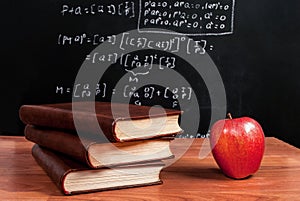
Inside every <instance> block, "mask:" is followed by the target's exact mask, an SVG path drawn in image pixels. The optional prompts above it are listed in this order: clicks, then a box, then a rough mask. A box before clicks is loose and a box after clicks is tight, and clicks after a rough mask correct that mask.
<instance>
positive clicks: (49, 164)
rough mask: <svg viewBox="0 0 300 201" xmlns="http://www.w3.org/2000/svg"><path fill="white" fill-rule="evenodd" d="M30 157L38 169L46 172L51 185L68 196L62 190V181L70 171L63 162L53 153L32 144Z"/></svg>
mask: <svg viewBox="0 0 300 201" xmlns="http://www.w3.org/2000/svg"><path fill="white" fill-rule="evenodd" d="M31 151H32V156H33V158H34V159H35V160H36V162H37V163H38V165H39V166H40V167H42V169H43V170H44V171H45V172H46V174H47V175H48V176H49V177H50V179H51V180H52V181H53V183H54V184H55V185H56V186H57V187H58V188H59V189H60V190H61V192H63V193H64V194H70V193H68V192H66V191H65V190H64V186H63V181H64V177H65V175H66V174H67V173H68V171H69V170H70V167H69V166H66V165H65V163H64V162H63V161H60V160H59V159H58V157H56V156H55V154H54V153H51V152H49V151H46V150H43V149H42V148H41V147H40V146H39V145H37V144H34V145H33V147H32V150H31Z"/></svg>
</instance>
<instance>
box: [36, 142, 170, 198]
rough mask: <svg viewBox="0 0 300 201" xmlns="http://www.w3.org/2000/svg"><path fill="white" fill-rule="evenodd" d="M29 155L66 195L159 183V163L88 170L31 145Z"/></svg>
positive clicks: (160, 163) (160, 166)
mask: <svg viewBox="0 0 300 201" xmlns="http://www.w3.org/2000/svg"><path fill="white" fill-rule="evenodd" d="M32 156H33V157H34V159H35V160H36V161H37V163H38V164H39V165H40V166H41V167H42V168H43V169H44V171H45V172H46V173H47V175H48V176H49V177H50V178H51V179H52V181H53V182H54V183H55V184H56V185H57V187H58V188H59V189H60V190H61V191H62V193H63V194H65V195H73V194H79V193H88V192H96V191H104V190H113V189H121V188H129V187H138V186H148V185H154V184H161V183H162V180H161V179H160V172H161V170H162V168H163V167H164V164H163V163H162V162H161V161H156V162H152V163H140V164H134V165H126V166H117V167H113V168H98V169H90V168H89V167H87V166H85V165H84V164H81V163H77V162H76V161H74V160H70V158H68V157H65V156H64V155H61V154H59V153H57V152H53V151H50V150H48V149H46V148H43V147H40V146H39V145H37V144H34V145H33V147H32Z"/></svg>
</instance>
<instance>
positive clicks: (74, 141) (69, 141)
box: [24, 125, 92, 166]
mask: <svg viewBox="0 0 300 201" xmlns="http://www.w3.org/2000/svg"><path fill="white" fill-rule="evenodd" d="M24 134H25V138H26V139H27V140H29V141H31V142H34V143H36V144H38V145H40V146H42V147H46V148H49V149H51V150H54V151H58V152H60V153H63V154H66V155H68V156H70V157H72V158H73V159H75V160H78V161H80V162H83V163H85V164H87V165H89V166H92V165H91V164H90V163H89V161H88V159H87V148H86V147H88V144H86V145H85V146H84V145H83V144H82V141H81V140H80V138H79V137H78V136H76V135H74V134H69V133H65V132H62V131H56V130H49V129H42V128H35V127H34V126H32V125H26V126H25V131H24Z"/></svg>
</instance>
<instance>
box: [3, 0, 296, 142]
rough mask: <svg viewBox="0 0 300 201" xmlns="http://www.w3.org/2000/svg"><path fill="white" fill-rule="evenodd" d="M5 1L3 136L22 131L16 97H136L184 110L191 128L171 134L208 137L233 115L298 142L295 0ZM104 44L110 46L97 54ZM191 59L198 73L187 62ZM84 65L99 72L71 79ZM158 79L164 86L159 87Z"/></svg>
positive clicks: (25, 100) (21, 100)
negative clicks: (216, 125) (219, 120)
mask: <svg viewBox="0 0 300 201" xmlns="http://www.w3.org/2000/svg"><path fill="white" fill-rule="evenodd" d="M3 4H4V6H3V8H4V9H3V11H2V12H1V17H2V20H1V28H2V29H1V49H2V51H1V52H2V53H1V56H2V59H1V61H2V68H1V81H0V82H1V92H2V97H1V112H2V117H1V124H0V131H1V133H3V134H11V135H23V128H24V125H23V124H22V123H21V121H20V119H19V117H18V109H19V107H20V106H21V105H22V104H42V103H54V102H67V101H72V100H76V99H78V100H80V99H82V98H84V97H85V98H86V97H93V98H95V99H96V100H101V101H111V100H112V99H114V97H116V96H118V100H123V101H130V102H131V103H134V104H145V105H162V106H163V107H168V108H175V109H184V115H185V116H184V118H186V121H187V122H190V124H191V125H189V124H188V123H187V124H185V125H184V130H185V132H184V133H183V134H182V135H181V136H179V137H207V133H209V128H210V125H211V121H214V120H216V118H221V116H222V115H223V113H224V115H223V117H224V118H225V113H226V112H231V113H232V115H233V116H236V117H239V116H250V117H253V118H255V119H257V120H258V121H259V122H260V123H261V124H262V126H263V129H264V131H265V134H266V136H276V137H279V138H281V139H283V140H285V141H288V142H289V143H292V144H294V145H296V146H300V138H299V137H298V136H299V135H298V133H299V132H300V128H299V126H298V122H299V120H300V117H299V115H300V113H299V106H298V103H299V102H300V93H299V89H300V81H299V79H298V75H299V73H300V68H299V64H300V59H299V58H300V57H299V56H298V54H299V52H300V48H299V44H300V37H299V36H300V26H299V25H300V23H299V21H300V15H299V14H298V13H299V11H298V9H297V8H298V7H299V5H300V3H299V2H298V1H296V0H291V1H288V2H285V1H281V2H274V1H271V0H261V1H239V0H223V1H222V0H220V1H214V0H200V1H199V0H197V1H196V0H183V1H170V0H162V1H160V0H159V1H151V0H132V1H130V0H128V1H124V0H117V1H108V0H103V1H96V0H88V1H83V0H79V1H70V0H63V1H56V0H51V1H43V2H40V1H36V0H29V1H19V2H16V1H5V2H4V3H3ZM105 45H106V46H105ZM103 47H108V49H106V50H105V51H103V52H101V51H102V50H103ZM99 50H101V51H99ZM131 50H132V51H131ZM195 58H196V59H197V60H199V66H200V68H199V69H200V71H201V72H200V73H199V69H198V68H195V65H194V63H193V62H191V61H190V60H193V61H195ZM206 65H208V66H209V67H207V66H206ZM89 66H97V67H96V68H102V70H103V69H105V72H104V73H101V75H103V76H102V77H101V78H100V77H99V79H98V80H97V83H96V85H95V83H92V82H93V81H91V83H89V81H88V79H86V80H84V79H83V80H80V79H79V78H78V74H79V71H80V69H82V68H92V67H89ZM201 66H203V69H202V68H201ZM214 70H215V71H214ZM100 71H101V70H100ZM100 71H99V72H100ZM95 72H97V73H99V72H98V71H97V70H96V71H95ZM216 72H217V76H216V77H215V80H214V79H211V78H212V76H213V75H215V74H216ZM173 74H174V75H173ZM204 74H205V75H204ZM206 74H209V75H211V76H207V75H206ZM176 76H178V77H176ZM218 76H220V77H219V78H220V79H221V81H222V83H219V82H220V79H219V78H218ZM124 77H125V78H124ZM213 77H214V76H213ZM121 78H124V79H123V81H122V82H121V85H120V79H121ZM147 79H148V81H147V82H145V81H143V80H147ZM151 79H155V81H158V80H159V79H160V81H159V82H158V83H155V82H152V83H151ZM149 80H150V81H149ZM166 81H170V82H171V83H170V85H168V84H165V85H163V86H162V83H166ZM181 81H182V82H181ZM208 81H209V83H208ZM142 83H146V85H145V86H142V85H141V84H142ZM147 83H148V84H147ZM214 83H215V85H214ZM119 85H120V86H119ZM208 85H209V86H208ZM222 86H223V87H224V92H225V96H223V95H224V94H222V89H220V91H219V92H220V93H219V92H216V91H215V90H214V89H217V88H220V87H222ZM118 87H119V88H118ZM218 97H221V98H220V100H217V99H218ZM222 98H225V99H224V100H225V102H224V101H223V100H221V99H222ZM195 106H197V107H195ZM198 107H199V108H198ZM215 111H216V114H218V115H217V116H214V114H215V113H214V112H215ZM199 114H200V115H199Z"/></svg>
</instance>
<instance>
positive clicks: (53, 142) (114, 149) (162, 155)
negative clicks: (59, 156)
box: [24, 125, 174, 168]
mask: <svg viewBox="0 0 300 201" xmlns="http://www.w3.org/2000/svg"><path fill="white" fill-rule="evenodd" d="M24 134H25V138H26V139H27V140H29V141H31V142H34V143H36V144H39V145H41V146H43V147H46V148H48V149H51V150H54V151H58V152H60V153H63V154H65V155H68V156H70V157H71V158H73V159H74V160H78V161H80V162H82V163H85V164H87V165H88V166H89V167H91V168H100V167H111V166H116V165H125V164H133V163H140V162H149V161H155V160H164V159H168V158H173V157H174V155H173V154H172V152H171V150H170V141H171V140H172V139H173V138H166V137H164V138H155V139H148V140H137V141H130V142H114V143H110V142H103V141H101V139H92V138H87V137H85V138H82V137H81V138H79V137H78V136H77V135H76V134H72V133H67V132H65V131H61V130H53V129H47V128H38V127H35V126H32V125H26V127H25V131H24Z"/></svg>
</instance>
